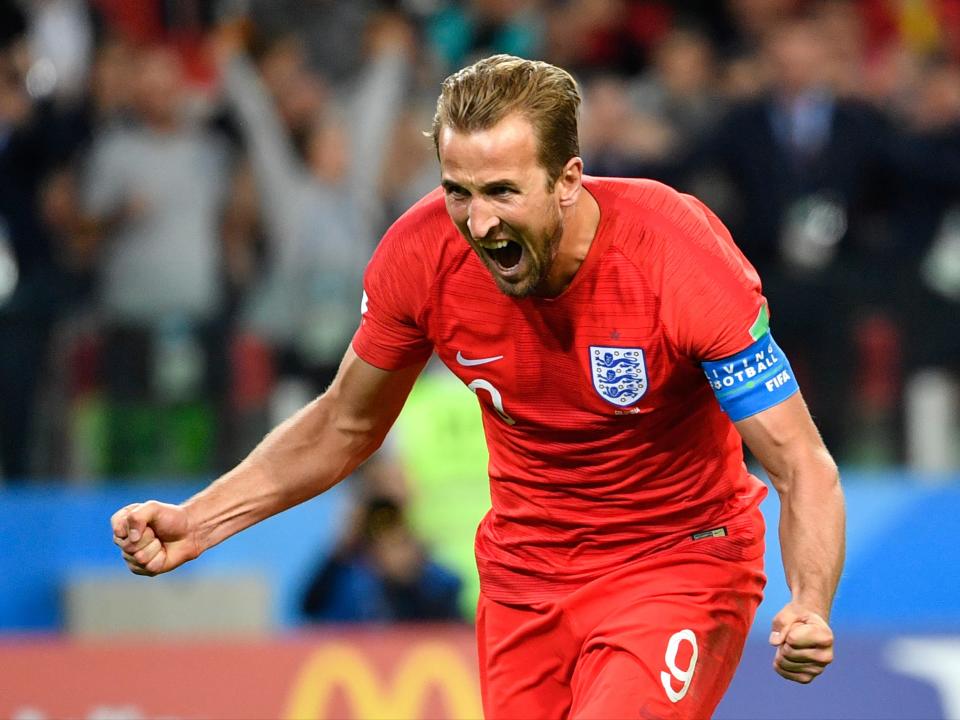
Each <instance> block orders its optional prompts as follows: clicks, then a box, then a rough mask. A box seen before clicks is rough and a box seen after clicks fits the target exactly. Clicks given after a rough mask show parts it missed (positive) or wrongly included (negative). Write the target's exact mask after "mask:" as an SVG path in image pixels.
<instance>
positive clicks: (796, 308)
mask: <svg viewBox="0 0 960 720" xmlns="http://www.w3.org/2000/svg"><path fill="white" fill-rule="evenodd" d="M764 57H765V60H766V64H767V65H768V67H769V69H770V73H771V77H770V85H769V87H768V89H767V91H766V92H765V93H764V94H763V95H761V96H760V97H758V98H756V99H753V100H747V101H746V102H744V103H741V104H739V105H737V106H735V107H733V108H732V109H731V111H730V112H729V113H728V114H727V116H726V117H725V118H724V120H722V121H721V123H720V124H719V125H718V127H717V129H716V131H715V132H714V133H713V134H712V135H711V136H709V138H708V139H707V140H706V141H705V143H704V145H703V146H702V151H701V154H700V155H699V157H697V158H696V159H695V161H694V165H696V166H697V167H698V168H699V170H700V171H703V170H705V169H710V170H713V171H719V172H720V173H721V174H722V176H723V177H724V178H725V183H724V185H722V186H721V187H722V188H723V194H721V193H713V197H711V198H710V200H711V201H712V202H713V203H714V205H715V206H717V207H718V208H719V213H720V214H721V216H722V217H723V219H724V220H725V221H726V222H727V223H728V225H729V226H730V228H731V231H732V233H733V235H734V237H735V238H737V242H738V244H739V246H740V248H741V249H742V250H743V252H744V254H746V256H747V257H748V258H749V259H750V261H751V262H752V263H753V264H754V265H755V266H756V268H757V270H758V272H759V273H760V274H761V276H762V277H763V278H764V290H765V292H766V294H767V297H768V298H769V299H770V308H771V313H772V314H773V315H774V316H775V317H776V326H777V337H778V341H779V342H780V344H781V346H782V347H783V348H784V351H785V352H787V353H789V354H790V357H791V359H792V361H793V366H794V370H795V371H796V372H797V374H798V376H799V377H800V379H801V382H803V383H804V387H806V388H808V389H807V392H806V395H807V400H808V402H809V403H810V405H811V408H812V411H813V414H814V415H815V417H817V420H818V423H819V427H820V429H821V431H822V432H823V434H824V436H825V439H826V440H827V442H828V443H830V444H831V446H833V447H837V448H842V444H841V442H840V438H841V437H842V436H843V427H842V426H843V422H844V417H845V413H846V411H847V405H848V402H847V400H848V398H847V391H848V390H849V388H850V386H851V372H852V368H851V367H850V363H849V362H848V361H847V360H846V359H845V358H844V356H843V353H842V352H841V351H840V349H841V348H844V347H845V346H846V345H847V344H848V342H849V338H850V337H851V325H850V323H851V322H852V321H853V319H854V318H855V317H856V315H857V310H856V308H857V307H858V306H859V305H865V304H871V303H875V302H878V301H881V300H882V298H883V290H882V288H883V287H884V283H885V281H886V279H887V278H886V276H885V275H884V273H885V272H886V271H887V270H888V268H889V267H890V265H889V260H890V248H889V243H888V241H887V239H886V238H885V236H884V235H883V234H882V233H878V232H877V224H876V223H875V222H874V218H875V217H877V216H878V214H882V212H883V209H884V207H885V204H884V200H888V197H887V196H886V195H885V194H884V193H885V192H886V190H885V188H884V185H883V181H882V179H883V178H885V177H889V175H890V173H891V172H892V171H893V165H892V160H891V154H890V151H891V147H892V145H893V141H892V138H891V134H890V128H889V124H888V123H887V122H886V120H885V119H884V118H883V117H882V116H880V114H879V113H877V112H876V111H875V110H874V109H872V108H871V107H870V106H868V105H866V104H864V103H862V102H859V101H856V100H852V99H846V98H842V97H839V96H838V95H837V94H836V93H835V92H834V90H833V88H832V87H831V86H830V84H829V82H828V79H829V67H830V66H829V63H828V56H827V52H826V47H825V46H824V44H823V38H822V36H821V34H820V33H819V31H818V26H817V25H816V24H815V21H814V20H812V19H809V18H803V17H799V18H792V19H789V20H787V21H784V22H782V23H781V24H780V25H779V26H778V27H777V28H776V30H775V31H773V32H771V33H770V34H769V35H768V36H767V40H766V44H765V46H764ZM689 182H693V180H689ZM698 189H700V190H701V192H702V186H701V187H699V188H698ZM731 190H732V191H733V192H732V193H730V191H731ZM727 193H729V194H730V197H732V201H729V202H727V203H726V204H725V203H724V202H722V198H723V197H724V194H727ZM841 452H842V450H841Z"/></svg>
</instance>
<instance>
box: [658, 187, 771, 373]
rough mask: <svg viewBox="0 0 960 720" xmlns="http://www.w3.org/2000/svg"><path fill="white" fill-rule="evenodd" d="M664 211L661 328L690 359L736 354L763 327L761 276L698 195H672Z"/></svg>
mask: <svg viewBox="0 0 960 720" xmlns="http://www.w3.org/2000/svg"><path fill="white" fill-rule="evenodd" d="M669 210H670V212H669V215H667V222H666V223H665V227H664V228H663V231H664V237H663V238H662V241H661V247H662V250H661V252H662V267H661V271H662V273H663V276H662V278H661V295H660V301H661V307H660V314H661V319H662V321H663V323H664V326H665V329H666V330H667V332H668V333H669V335H670V336H671V337H672V339H673V341H674V342H675V344H676V345H677V347H678V349H679V351H680V352H681V354H683V355H686V356H687V357H690V358H691V359H692V360H694V361H697V362H704V361H708V360H719V359H722V358H727V357H730V356H732V355H735V354H737V353H739V352H741V351H743V350H744V349H745V348H747V347H748V346H750V345H751V344H753V343H754V342H756V341H757V340H758V339H759V338H760V336H761V335H763V333H764V332H766V330H767V318H768V315H767V303H766V298H764V296H763V293H762V291H761V285H760V277H759V276H758V275H757V272H756V270H754V269H753V266H752V265H751V264H750V263H749V261H748V260H747V259H746V257H744V255H743V253H742V252H740V250H739V248H737V246H736V245H735V244H734V242H733V238H731V236H730V233H729V231H728V230H727V229H726V227H724V225H723V223H722V222H720V219H719V218H717V216H716V215H714V214H713V212H711V211H710V210H709V209H708V208H707V207H706V206H705V205H704V204H703V203H701V202H700V201H699V200H697V199H696V198H693V197H691V196H689V195H676V196H675V204H674V206H673V207H670V208H669Z"/></svg>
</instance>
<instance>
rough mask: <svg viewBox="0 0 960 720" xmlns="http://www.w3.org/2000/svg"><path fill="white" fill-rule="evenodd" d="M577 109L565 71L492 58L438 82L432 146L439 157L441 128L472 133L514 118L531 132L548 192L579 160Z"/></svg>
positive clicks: (573, 82) (534, 62) (576, 95)
mask: <svg viewBox="0 0 960 720" xmlns="http://www.w3.org/2000/svg"><path fill="white" fill-rule="evenodd" d="M579 108H580V91H579V89H578V88H577V82H576V80H574V79H573V78H572V77H571V76H570V73H568V72H567V71H566V70H562V69H561V68H558V67H556V66H555V65H550V64H549V63H545V62H540V61H537V60H524V59H523V58H518V57H514V56H512V55H493V56H491V57H488V58H484V59H483V60H479V61H477V62H475V63H474V64H473V65H470V66H468V67H465V68H463V69H462V70H460V71H458V72H456V73H454V74H453V75H451V76H450V77H448V78H447V79H446V80H444V81H443V85H442V87H441V91H440V97H439V98H438V99H437V114H436V115H434V118H433V144H434V147H435V148H436V150H437V154H438V156H439V152H440V131H441V130H442V129H443V128H444V127H449V128H451V129H452V130H455V131H457V132H477V131H479V130H487V129H489V128H491V127H493V126H494V125H496V124H497V123H498V122H500V121H501V120H502V119H503V118H505V117H506V116H507V115H510V114H511V113H520V114H521V115H523V116H524V117H525V118H526V119H527V120H528V121H529V122H530V124H531V125H532V126H533V129H534V132H536V135H537V160H538V161H539V162H540V164H541V165H542V166H543V167H544V169H545V170H546V171H547V177H548V180H549V183H550V186H551V187H552V186H553V184H554V183H555V182H556V180H557V178H559V177H560V173H561V172H562V170H563V166H564V165H566V164H567V161H568V160H569V159H570V158H572V157H577V156H579V155H580V140H579V137H578V134H577V112H578V110H579Z"/></svg>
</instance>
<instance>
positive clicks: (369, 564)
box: [303, 497, 461, 622]
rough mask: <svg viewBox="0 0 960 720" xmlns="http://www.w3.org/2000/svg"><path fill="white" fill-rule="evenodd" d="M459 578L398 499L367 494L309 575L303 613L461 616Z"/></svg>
mask: <svg viewBox="0 0 960 720" xmlns="http://www.w3.org/2000/svg"><path fill="white" fill-rule="evenodd" d="M460 587H461V582H460V580H459V579H458V578H457V577H456V576H455V575H453V574H452V573H450V572H449V571H448V570H446V569H444V568H443V567H441V566H440V565H437V564H436V563H435V562H433V561H432V560H431V559H430V558H429V557H428V556H427V554H426V552H425V550H424V548H423V547H422V546H421V545H420V543H419V542H418V541H417V540H416V538H415V537H414V536H413V532H412V531H411V530H410V528H409V527H408V526H407V524H406V520H405V519H404V515H403V511H402V509H401V507H400V505H399V504H398V503H397V502H396V501H395V500H392V499H388V498H386V497H371V498H370V499H368V500H367V501H366V502H364V503H363V504H362V505H361V507H360V508H358V520H357V523H356V525H355V527H354V528H352V530H351V531H350V532H348V534H347V536H346V538H344V540H343V541H342V542H341V546H340V548H339V549H338V550H337V551H336V552H335V553H334V555H333V557H331V558H330V559H328V560H326V561H325V562H323V563H322V564H321V565H320V566H319V568H318V569H317V572H316V574H315V575H314V576H313V578H312V579H311V580H310V582H309V585H308V588H307V591H306V593H305V595H304V598H303V613H304V615H305V616H306V617H307V618H308V619H309V620H310V621H312V622H410V621H431V620H433V621H435V620H458V619H461V616H460V614H459V610H458V607H457V598H458V595H459V593H460Z"/></svg>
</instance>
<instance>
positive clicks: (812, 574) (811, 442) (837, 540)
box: [736, 393, 845, 682]
mask: <svg viewBox="0 0 960 720" xmlns="http://www.w3.org/2000/svg"><path fill="white" fill-rule="evenodd" d="M736 426H737V429H738V430H739V432H740V435H741V436H742V437H743V439H744V441H745V442H746V444H747V447H749V448H750V450H751V452H752V453H753V454H754V456H756V458H757V459H758V460H759V461H760V463H761V464H762V465H763V467H764V469H765V470H766V471H767V474H768V476H769V477H770V481H771V482H772V483H773V486H774V488H775V489H776V490H777V493H778V494H779V496H780V546H781V551H782V553H783V567H784V570H785V572H786V578H787V584H788V585H789V587H790V591H791V595H792V600H791V602H790V604H789V605H787V607H786V608H784V609H783V610H781V612H780V613H779V614H778V615H777V617H776V618H775V619H774V627H773V634H772V635H771V643H772V644H774V645H778V646H781V645H783V646H784V647H787V650H786V651H785V652H787V654H790V652H791V651H790V648H789V647H788V646H789V645H790V644H791V639H792V638H796V639H798V644H799V645H803V646H807V645H808V643H809V647H804V648H801V649H802V650H806V651H808V652H799V653H797V654H796V657H797V658H805V659H809V658H811V657H815V658H816V660H815V662H813V664H812V665H807V664H806V663H804V662H801V661H800V660H799V659H798V660H796V661H791V660H789V658H788V659H786V661H785V662H780V658H781V653H780V652H778V658H777V660H776V661H775V666H777V671H778V672H780V674H781V675H784V677H788V678H789V679H791V680H798V681H800V682H809V681H810V680H812V679H813V677H815V676H816V675H817V674H819V672H820V671H822V668H823V666H825V665H826V664H827V663H828V662H830V660H832V657H833V650H832V647H833V635H832V632H830V629H829V626H827V621H828V619H829V617H830V607H831V605H832V604H833V596H834V593H835V592H836V589H837V584H838V582H839V580H840V572H841V570H842V568H843V557H844V524H845V520H844V503H843V493H842V491H841V489H840V477H839V474H838V472H837V466H836V465H835V463H834V462H833V459H832V458H831V457H830V454H829V452H828V451H827V449H826V447H824V445H823V441H822V440H821V439H820V435H819V433H818V432H817V429H816V427H815V426H814V424H813V420H812V419H811V418H810V414H809V412H808V411H807V407H806V404H805V403H804V402H803V398H802V397H801V395H800V393H796V394H794V395H793V396H791V397H790V398H789V399H787V400H785V401H784V402H782V403H780V404H779V405H775V406H774V407H772V408H770V409H768V410H764V411H763V412H760V413H757V414H756V415H753V416H752V417H749V418H746V419H744V420H741V421H739V422H737V423H736ZM821 623H822V626H823V628H825V630H826V633H824V632H821V631H820V630H817V629H816V628H815V626H819V625H820V624H821ZM795 626H796V627H797V630H796V632H797V633H799V634H794V635H791V632H792V630H793V629H794V628H795ZM800 626H807V627H806V628H805V629H803V630H801V629H799V627H800ZM805 634H806V635H811V636H812V639H810V638H806V637H803V636H804V635H805ZM826 634H829V638H827V637H826ZM782 649H783V648H781V650H782ZM823 649H828V650H829V653H826V652H820V650H823ZM817 667H819V670H817V669H816V668H817Z"/></svg>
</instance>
